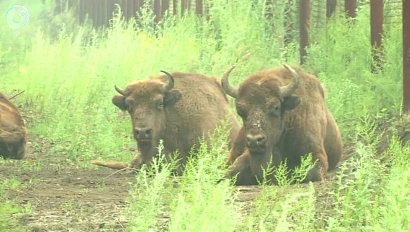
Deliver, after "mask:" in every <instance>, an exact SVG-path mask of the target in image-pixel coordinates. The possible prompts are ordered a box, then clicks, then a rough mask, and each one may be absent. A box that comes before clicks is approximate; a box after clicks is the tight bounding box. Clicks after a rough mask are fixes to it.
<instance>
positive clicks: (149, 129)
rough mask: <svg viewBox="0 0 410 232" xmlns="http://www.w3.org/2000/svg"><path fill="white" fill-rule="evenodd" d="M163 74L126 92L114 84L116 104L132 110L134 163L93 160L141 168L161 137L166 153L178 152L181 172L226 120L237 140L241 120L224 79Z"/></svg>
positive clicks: (155, 149) (179, 170)
mask: <svg viewBox="0 0 410 232" xmlns="http://www.w3.org/2000/svg"><path fill="white" fill-rule="evenodd" d="M162 72H163V73H165V75H160V76H156V77H154V78H151V79H149V80H143V81H138V82H135V83H132V84H129V85H128V86H127V87H126V88H125V89H124V90H121V89H120V88H118V87H117V86H115V89H116V90H117V92H118V93H119V95H115V96H114V97H113V99H112V102H113V103H114V105H116V106H117V107H118V108H120V109H121V110H123V111H125V110H126V111H128V113H129V114H130V116H131V122H132V129H133V135H134V138H135V140H136V141H137V145H138V151H139V154H138V155H137V156H136V157H135V158H134V160H133V161H132V162H131V163H130V164H126V163H118V162H101V161H92V163H94V164H96V165H100V166H106V167H110V168H114V169H122V168H125V167H130V168H135V169H139V168H141V166H142V165H143V164H149V163H150V162H151V161H152V159H153V157H154V156H155V155H156V154H157V152H158V149H157V148H158V145H159V141H160V140H161V139H162V140H163V146H164V154H165V157H168V158H169V155H170V154H172V153H174V152H175V151H178V152H179V157H178V158H179V159H180V162H179V163H178V167H177V170H176V173H177V174H179V175H180V174H182V172H183V168H184V165H185V163H186V161H187V158H188V154H189V152H190V151H191V149H192V148H194V149H195V148H197V146H198V145H199V142H200V139H201V137H204V138H205V141H206V142H207V143H209V141H210V140H209V137H208V133H212V132H213V131H214V129H216V128H217V126H219V125H222V122H224V121H228V122H229V123H230V135H229V140H230V141H233V140H234V138H235V136H236V135H237V133H238V131H239V123H238V121H237V119H236V117H235V115H234V113H233V112H231V111H230V109H229V103H228V99H227V96H226V95H225V93H224V91H223V89H222V86H221V84H220V82H219V80H217V79H215V78H210V77H206V76H203V75H200V74H188V73H172V74H170V73H168V72H165V71H162ZM229 147H230V145H229Z"/></svg>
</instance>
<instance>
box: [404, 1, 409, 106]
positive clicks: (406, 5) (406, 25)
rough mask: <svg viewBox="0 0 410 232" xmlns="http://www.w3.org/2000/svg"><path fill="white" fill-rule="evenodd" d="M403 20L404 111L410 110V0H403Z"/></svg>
mask: <svg viewBox="0 0 410 232" xmlns="http://www.w3.org/2000/svg"><path fill="white" fill-rule="evenodd" d="M402 1H403V2H402V4H403V8H402V20H403V111H404V113H406V114H408V113H409V111H410V0H402Z"/></svg>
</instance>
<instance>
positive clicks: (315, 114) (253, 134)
mask: <svg viewBox="0 0 410 232" xmlns="http://www.w3.org/2000/svg"><path fill="white" fill-rule="evenodd" d="M284 67H285V68H281V69H272V70H267V71H263V72H260V73H257V74H255V75H253V76H251V77H249V78H248V79H247V80H245V81H244V82H243V83H242V84H241V85H240V87H239V88H238V89H236V88H234V87H232V86H231V85H230V84H229V79H228V78H229V74H230V72H231V71H232V69H231V70H229V71H228V72H227V73H225V75H224V77H223V80H222V86H223V88H224V90H225V92H226V93H227V94H228V95H230V96H231V97H233V98H235V104H236V109H237V113H238V114H239V115H240V116H241V118H242V120H243V127H242V128H241V130H240V132H239V134H238V136H237V138H236V141H235V142H234V145H233V147H232V149H231V154H230V158H229V161H228V164H229V165H230V171H229V172H228V173H227V175H226V177H227V178H233V177H236V180H235V184H236V185H253V184H258V181H260V180H262V178H263V169H264V168H266V167H267V166H268V163H269V162H271V161H272V164H273V166H274V167H275V166H277V165H279V164H280V163H281V162H283V161H286V164H287V166H288V168H289V169H294V168H295V167H297V166H299V165H300V163H301V157H302V156H304V155H306V154H309V153H311V154H312V155H313V158H314V160H315V161H317V162H316V164H315V166H314V167H313V168H312V170H310V171H309V172H308V174H307V176H306V178H305V180H304V182H307V181H320V180H323V179H324V178H325V176H326V173H327V170H329V169H332V168H334V167H335V166H336V165H337V163H338V162H339V160H340V157H341V152H342V140H341V135H340V132H339V129H338V127H337V124H336V122H335V120H334V118H333V116H332V115H331V113H330V112H329V110H328V109H327V107H326V105H325V102H324V93H323V88H322V87H321V85H320V83H319V81H318V79H317V78H316V77H315V76H313V75H310V74H308V73H305V72H303V71H301V70H297V71H295V70H294V69H293V68H291V67H289V66H287V65H284ZM267 178H268V182H271V183H275V178H274V177H273V176H268V177H267Z"/></svg>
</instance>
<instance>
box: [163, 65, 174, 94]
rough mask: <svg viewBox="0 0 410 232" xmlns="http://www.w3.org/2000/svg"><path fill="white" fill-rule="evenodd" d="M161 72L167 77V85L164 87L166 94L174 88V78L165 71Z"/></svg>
mask: <svg viewBox="0 0 410 232" xmlns="http://www.w3.org/2000/svg"><path fill="white" fill-rule="evenodd" d="M161 72H163V73H165V75H167V76H168V77H169V80H168V83H166V84H165V85H164V90H165V92H167V91H169V90H171V89H172V88H174V77H173V76H172V75H171V74H170V73H169V72H167V71H164V70H161Z"/></svg>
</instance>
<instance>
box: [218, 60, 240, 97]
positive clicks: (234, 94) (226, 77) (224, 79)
mask: <svg viewBox="0 0 410 232" xmlns="http://www.w3.org/2000/svg"><path fill="white" fill-rule="evenodd" d="M235 67H236V66H235V65H233V66H232V67H231V68H230V69H229V70H228V71H226V72H225V73H224V75H223V77H222V81H221V84H222V88H223V89H224V91H225V93H226V94H228V95H229V96H231V97H233V98H237V97H238V89H237V88H234V87H232V86H231V85H230V84H229V74H230V73H231V72H232V70H233V69H234V68H235Z"/></svg>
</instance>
